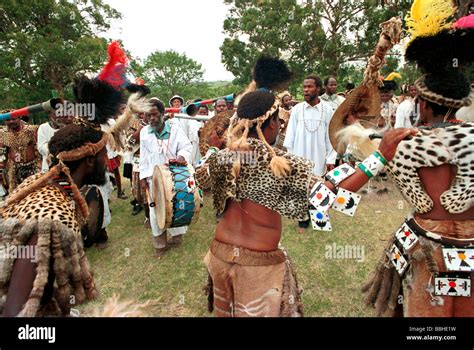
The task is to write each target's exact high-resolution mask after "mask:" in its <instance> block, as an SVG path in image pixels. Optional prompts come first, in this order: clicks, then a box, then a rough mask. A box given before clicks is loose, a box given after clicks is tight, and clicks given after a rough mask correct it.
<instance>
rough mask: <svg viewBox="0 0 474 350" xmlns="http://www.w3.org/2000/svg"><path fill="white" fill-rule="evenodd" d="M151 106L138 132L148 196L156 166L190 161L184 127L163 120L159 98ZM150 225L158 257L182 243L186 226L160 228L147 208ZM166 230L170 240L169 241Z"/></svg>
mask: <svg viewBox="0 0 474 350" xmlns="http://www.w3.org/2000/svg"><path fill="white" fill-rule="evenodd" d="M150 104H151V105H152V106H153V107H152V109H151V110H150V113H148V114H147V117H148V125H147V126H145V127H144V128H143V129H142V130H141V131H140V182H141V186H142V188H144V191H145V192H146V193H148V197H149V198H150V196H151V194H152V193H153V189H152V176H153V169H154V167H155V166H156V165H165V164H168V163H169V161H170V160H177V161H179V162H182V163H183V164H185V163H187V162H189V161H190V158H191V152H192V149H193V146H192V144H191V142H190V141H189V139H188V137H187V136H186V134H185V133H184V132H183V130H182V129H181V128H180V127H178V126H174V125H172V124H171V123H170V122H169V121H168V120H167V121H164V118H163V117H164V114H165V106H164V104H163V102H161V101H160V100H158V99H151V100H150ZM150 224H151V230H152V234H153V236H152V242H153V247H154V248H155V254H156V257H157V258H161V257H162V256H163V254H164V253H165V251H166V250H168V249H169V248H172V247H177V246H179V245H180V244H181V243H182V235H183V234H185V233H186V231H187V226H184V227H177V228H170V229H168V230H165V231H162V230H160V229H159V227H158V224H157V221H156V215H155V211H154V210H150ZM167 233H169V234H170V236H171V240H170V242H169V243H168V241H167Z"/></svg>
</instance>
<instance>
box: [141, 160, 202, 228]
mask: <svg viewBox="0 0 474 350" xmlns="http://www.w3.org/2000/svg"><path fill="white" fill-rule="evenodd" d="M152 181H153V186H152V190H153V193H152V198H153V201H154V203H155V206H154V207H153V208H150V210H155V214H156V221H157V225H158V227H159V228H160V230H166V229H167V228H172V227H182V226H187V225H190V224H192V223H194V222H196V221H197V220H198V218H199V212H200V202H201V197H200V194H199V191H198V187H197V185H196V181H195V180H194V169H193V167H192V166H191V165H173V164H170V165H160V166H158V165H157V166H155V169H154V170H153V179H152Z"/></svg>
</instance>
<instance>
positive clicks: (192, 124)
mask: <svg viewBox="0 0 474 350" xmlns="http://www.w3.org/2000/svg"><path fill="white" fill-rule="evenodd" d="M180 124H181V129H183V131H184V133H185V134H186V136H187V137H188V139H189V141H191V144H192V145H193V150H192V152H191V161H190V162H191V164H192V165H193V167H196V165H197V163H198V162H199V160H200V159H201V153H200V152H199V135H198V132H199V129H201V127H202V122H200V121H198V120H191V119H180Z"/></svg>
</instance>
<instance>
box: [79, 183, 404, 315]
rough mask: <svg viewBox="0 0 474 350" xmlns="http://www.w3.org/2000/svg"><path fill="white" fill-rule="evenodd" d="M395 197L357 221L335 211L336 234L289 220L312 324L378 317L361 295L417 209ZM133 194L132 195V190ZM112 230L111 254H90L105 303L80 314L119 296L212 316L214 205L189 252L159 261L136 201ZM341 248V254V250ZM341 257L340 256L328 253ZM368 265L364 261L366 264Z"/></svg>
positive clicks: (117, 216) (372, 199) (123, 208)
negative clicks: (209, 265)
mask: <svg viewBox="0 0 474 350" xmlns="http://www.w3.org/2000/svg"><path fill="white" fill-rule="evenodd" d="M390 189H391V191H390V192H389V194H384V195H380V196H378V195H376V194H375V193H370V194H367V195H364V196H363V198H362V201H361V205H360V206H359V208H358V211H357V214H356V216H355V217H354V218H351V217H349V216H345V215H342V214H339V213H337V212H334V211H331V214H332V215H331V223H332V226H333V231H332V232H323V231H313V230H312V229H311V228H310V229H308V230H307V231H306V232H305V233H304V234H299V233H298V232H297V223H296V222H294V221H290V220H287V219H284V233H283V238H282V242H281V243H282V245H283V246H284V247H285V248H286V249H287V251H288V252H289V254H290V256H291V257H292V259H293V262H294V264H295V266H296V269H297V273H298V279H299V284H300V287H302V288H303V289H304V292H303V304H304V307H305V316H315V317H319V316H321V317H328V316H342V317H346V316H353V317H354V316H355V317H360V316H371V315H372V311H371V310H370V309H367V308H366V307H365V306H364V305H363V303H362V294H361V292H360V287H361V286H362V284H363V283H364V282H365V281H366V280H367V278H368V277H369V276H370V274H371V273H372V271H373V268H374V266H375V264H376V262H377V260H378V259H379V258H380V256H381V254H382V251H383V248H384V247H385V244H386V242H385V241H386V240H387V239H388V237H389V234H390V233H391V232H393V230H395V229H396V228H397V227H398V226H399V225H400V224H401V222H402V220H403V218H404V216H405V215H406V214H407V213H408V211H409V209H408V206H407V204H406V202H404V201H403V200H402V198H401V196H400V195H399V194H398V192H397V191H396V190H395V189H394V188H393V186H390ZM126 191H127V194H130V190H129V188H126ZM111 208H112V217H113V219H112V224H111V225H110V226H109V227H108V229H107V230H108V233H109V237H110V238H109V247H108V248H107V249H105V250H98V249H96V248H95V247H94V248H91V249H89V250H88V251H87V255H88V257H89V261H90V264H91V266H92V269H93V271H94V274H95V279H96V283H97V285H98V288H99V291H100V297H99V298H98V299H97V300H96V301H94V302H91V303H88V304H85V305H83V306H81V307H80V308H79V310H80V312H81V314H82V315H88V314H90V313H91V312H92V309H93V308H94V307H97V306H100V305H102V304H103V303H104V302H105V300H106V299H107V298H109V297H111V296H112V295H113V294H117V295H119V296H120V298H121V299H125V300H133V301H136V302H140V303H143V302H145V301H148V300H152V301H153V303H152V305H151V306H148V307H147V309H146V312H147V314H149V315H150V316H199V317H205V316H210V314H209V313H207V306H206V305H207V304H206V303H207V300H206V298H205V296H204V294H203V292H202V286H203V285H204V283H205V281H206V278H207V272H206V269H205V266H204V264H203V262H202V260H203V258H204V255H205V254H206V252H207V249H208V247H209V244H210V242H211V240H212V237H213V231H214V226H215V218H214V212H213V210H212V201H211V198H210V197H206V198H205V205H204V208H203V210H202V211H201V216H200V219H199V221H198V223H197V224H195V225H193V226H191V227H190V228H189V230H188V233H187V234H186V235H185V236H184V240H183V244H182V245H181V246H180V247H179V248H177V249H174V250H171V251H169V252H167V254H166V255H165V256H164V258H163V259H162V260H156V259H155V258H154V256H153V254H154V251H153V248H152V245H151V240H150V236H151V233H150V231H149V230H146V229H145V228H144V226H143V221H144V214H143V212H142V213H140V214H139V215H137V216H132V215H131V209H132V208H131V205H130V204H129V200H118V199H116V192H114V193H113V199H112V203H111ZM346 246H347V248H350V247H355V248H356V249H357V252H358V253H362V252H363V255H357V256H350V255H349V256H348V255H345V256H341V255H340V254H341V249H345V248H346ZM334 248H335V249H336V250H334ZM328 249H329V250H330V252H336V253H339V254H335V256H332V258H331V255H328V251H327V250H328ZM361 258H363V259H361Z"/></svg>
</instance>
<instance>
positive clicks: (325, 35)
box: [221, 0, 409, 91]
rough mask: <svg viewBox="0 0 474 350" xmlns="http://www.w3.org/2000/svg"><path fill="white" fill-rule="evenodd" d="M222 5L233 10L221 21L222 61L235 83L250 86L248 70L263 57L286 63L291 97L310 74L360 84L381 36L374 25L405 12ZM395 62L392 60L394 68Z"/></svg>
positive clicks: (331, 4) (238, 2)
mask: <svg viewBox="0 0 474 350" xmlns="http://www.w3.org/2000/svg"><path fill="white" fill-rule="evenodd" d="M224 2H225V3H226V4H229V5H231V8H230V11H229V16H228V18H227V19H226V20H225V21H224V33H225V34H226V38H225V40H224V43H223V45H222V46H221V52H222V61H223V63H224V65H225V66H226V68H227V69H228V70H229V71H231V72H232V73H233V74H234V75H235V76H236V77H237V78H236V80H235V81H234V82H235V83H237V84H243V83H248V82H249V80H250V72H251V67H252V66H253V64H254V62H255V61H256V59H257V57H258V55H260V53H262V52H265V53H268V54H271V55H275V56H279V57H282V58H285V59H286V60H287V61H288V63H289V65H290V67H291V68H292V70H293V71H294V72H295V73H296V78H297V79H295V83H294V84H293V85H292V89H291V90H292V91H295V88H296V86H299V84H300V83H301V81H302V79H303V78H304V76H305V75H306V74H308V73H317V74H319V75H321V77H323V78H324V77H326V76H328V75H336V76H337V77H338V78H339V80H340V81H344V80H346V78H347V80H349V79H352V80H353V79H354V78H358V79H359V78H361V77H362V73H363V69H364V67H365V63H366V61H367V58H368V57H369V56H370V55H371V54H372V52H373V49H374V47H375V43H376V41H377V39H378V36H379V33H380V30H379V28H378V24H379V23H381V22H383V21H385V20H388V19H389V18H390V17H392V16H394V15H402V14H403V12H404V11H406V9H407V8H408V7H409V3H408V2H400V4H399V5H398V6H392V5H390V6H389V5H385V3H384V2H381V1H375V0H360V1H342V0H320V1H311V0H308V1H305V2H301V1H296V0H266V1H262V0H224ZM399 56H400V55H399V54H398V56H397V55H394V59H392V60H391V63H392V66H395V67H396V66H397V64H398V61H397V62H395V61H394V60H395V58H397V57H398V59H399ZM346 74H351V75H352V76H351V77H349V76H346ZM354 82H355V83H358V81H354Z"/></svg>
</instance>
